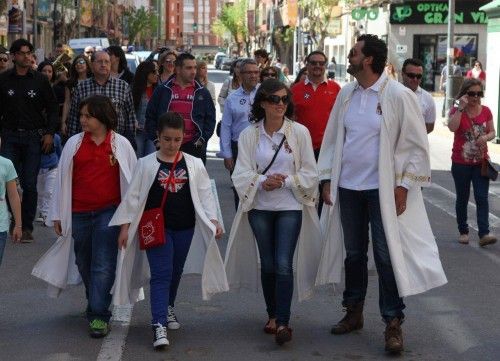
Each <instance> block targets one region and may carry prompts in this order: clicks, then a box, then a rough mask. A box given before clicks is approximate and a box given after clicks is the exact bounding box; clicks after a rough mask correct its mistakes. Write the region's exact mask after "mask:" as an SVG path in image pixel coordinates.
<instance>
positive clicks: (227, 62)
mask: <svg viewBox="0 0 500 361" xmlns="http://www.w3.org/2000/svg"><path fill="white" fill-rule="evenodd" d="M236 60H238V58H227V59H226V60H224V61H223V62H222V65H221V67H220V68H221V70H230V69H231V65H232V64H233V62H234V61H236Z"/></svg>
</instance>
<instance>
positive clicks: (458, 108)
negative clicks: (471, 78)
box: [453, 99, 464, 112]
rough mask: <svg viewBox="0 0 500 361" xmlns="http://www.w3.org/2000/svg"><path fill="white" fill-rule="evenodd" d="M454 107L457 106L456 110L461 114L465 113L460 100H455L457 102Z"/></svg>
mask: <svg viewBox="0 0 500 361" xmlns="http://www.w3.org/2000/svg"><path fill="white" fill-rule="evenodd" d="M453 105H455V108H457V110H458V111H459V112H463V111H464V108H460V100H458V99H457V100H455V101H454V102H453Z"/></svg>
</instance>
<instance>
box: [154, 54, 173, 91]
mask: <svg viewBox="0 0 500 361" xmlns="http://www.w3.org/2000/svg"><path fill="white" fill-rule="evenodd" d="M176 59H177V54H176V53H175V52H173V51H164V52H163V53H161V55H160V56H159V58H158V64H159V65H160V69H159V70H160V78H159V80H158V82H159V83H160V84H163V83H166V82H167V80H168V79H169V78H170V77H171V76H172V75H174V72H175V60H176Z"/></svg>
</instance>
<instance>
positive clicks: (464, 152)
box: [448, 78, 497, 247]
mask: <svg viewBox="0 0 500 361" xmlns="http://www.w3.org/2000/svg"><path fill="white" fill-rule="evenodd" d="M483 96H484V88H483V84H482V82H481V80H480V79H474V78H472V79H465V81H464V82H463V84H462V87H461V88H460V91H459V93H458V95H457V97H456V100H455V106H454V107H453V108H451V110H450V115H449V122H448V128H449V129H450V130H451V131H452V132H453V133H455V137H454V140H453V150H452V156H451V160H452V165H451V174H452V176H453V180H454V181H455V190H456V194H457V200H456V203H455V209H456V212H457V223H458V231H459V233H460V236H459V237H458V242H459V243H462V244H468V243H469V225H468V224H467V205H468V203H469V194H470V185H471V183H472V186H473V187H474V199H475V200H476V208H477V212H476V213H477V226H478V231H479V232H478V233H479V245H480V246H481V247H483V246H486V245H488V244H493V243H495V242H496V241H497V239H496V237H494V236H493V235H491V234H490V224H489V219H488V215H489V204H488V190H489V185H490V180H489V178H487V177H484V176H482V175H481V166H482V163H483V160H484V159H489V156H488V143H487V142H488V141H489V140H492V139H493V138H495V126H494V124H493V115H492V114H491V110H490V109H489V108H488V107H487V106H486V105H482V104H481V98H482V97H483Z"/></svg>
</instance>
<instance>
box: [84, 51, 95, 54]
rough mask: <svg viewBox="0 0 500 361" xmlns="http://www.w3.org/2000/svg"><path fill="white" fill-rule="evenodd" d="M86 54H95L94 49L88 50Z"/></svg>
mask: <svg viewBox="0 0 500 361" xmlns="http://www.w3.org/2000/svg"><path fill="white" fill-rule="evenodd" d="M85 54H94V52H93V51H86V52H85Z"/></svg>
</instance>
